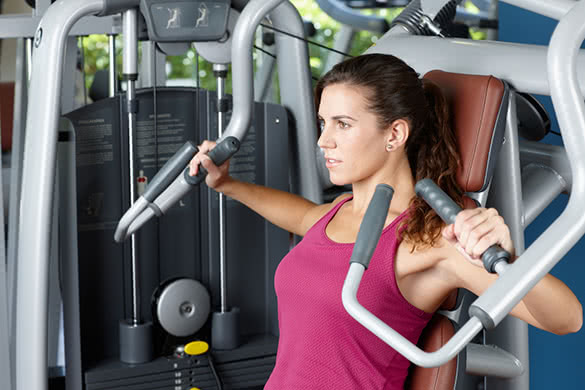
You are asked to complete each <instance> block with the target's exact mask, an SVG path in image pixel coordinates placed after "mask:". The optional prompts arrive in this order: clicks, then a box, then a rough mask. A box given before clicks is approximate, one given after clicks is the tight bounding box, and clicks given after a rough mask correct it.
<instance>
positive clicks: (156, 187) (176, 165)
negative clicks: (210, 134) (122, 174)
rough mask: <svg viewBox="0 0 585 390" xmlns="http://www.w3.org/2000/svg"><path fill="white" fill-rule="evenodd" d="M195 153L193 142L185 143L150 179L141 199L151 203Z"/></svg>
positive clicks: (195, 148)
mask: <svg viewBox="0 0 585 390" xmlns="http://www.w3.org/2000/svg"><path fill="white" fill-rule="evenodd" d="M195 153H197V147H196V146H195V145H194V144H193V142H191V141H187V142H185V144H184V145H183V146H181V148H180V149H179V150H178V151H177V152H176V153H175V154H174V155H173V156H172V157H171V158H170V159H169V160H168V161H167V162H166V163H165V165H163V166H162V168H161V169H160V170H159V171H158V173H157V174H156V175H155V176H154V177H153V178H152V180H151V181H150V183H149V184H148V186H147V187H146V190H145V191H144V194H142V197H143V198H144V199H146V200H147V201H149V202H153V201H154V200H155V199H156V198H157V197H158V196H159V195H160V194H161V193H162V192H163V191H164V190H165V189H166V188H167V187H168V186H169V185H170V184H171V183H172V182H173V180H175V178H176V177H177V176H178V175H179V174H180V173H181V171H182V170H183V167H185V165H186V164H188V163H189V161H190V160H191V159H192V158H193V156H194V155H195Z"/></svg>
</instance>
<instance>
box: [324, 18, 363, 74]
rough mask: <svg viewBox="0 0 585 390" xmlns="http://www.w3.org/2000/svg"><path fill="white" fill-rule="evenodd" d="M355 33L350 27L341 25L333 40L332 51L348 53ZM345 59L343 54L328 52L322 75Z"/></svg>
mask: <svg viewBox="0 0 585 390" xmlns="http://www.w3.org/2000/svg"><path fill="white" fill-rule="evenodd" d="M355 33H356V31H355V30H354V29H353V28H352V27H351V26H348V25H345V24H342V25H341V29H340V30H339V33H338V35H337V36H336V38H335V42H334V43H333V49H335V50H337V51H338V52H341V53H349V49H351V43H352V41H353V38H354V36H355ZM345 59H346V57H345V56H344V55H343V54H340V53H336V52H334V51H330V52H329V54H327V62H325V66H324V67H323V74H325V73H326V72H329V71H330V70H331V68H333V66H335V64H337V63H339V62H341V61H343V60H345Z"/></svg>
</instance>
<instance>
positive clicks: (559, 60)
mask: <svg viewBox="0 0 585 390" xmlns="http://www.w3.org/2000/svg"><path fill="white" fill-rule="evenodd" d="M584 16H585V2H582V1H581V2H578V3H576V5H575V6H574V7H573V8H572V9H571V10H570V11H569V12H568V13H567V14H566V15H565V16H564V17H563V18H562V19H561V21H560V22H559V24H558V25H557V27H556V29H555V31H554V33H553V36H552V38H551V43H550V47H549V52H548V68H549V83H550V86H551V97H552V100H553V104H554V107H555V111H556V114H557V118H558V121H559V125H560V128H561V132H562V134H563V139H564V141H565V142H564V144H565V149H566V151H567V156H568V157H569V163H570V165H571V171H572V179H573V183H572V189H571V195H570V197H569V202H568V204H567V207H566V209H565V210H564V211H563V213H562V214H561V215H560V216H559V218H557V220H556V221H555V222H554V223H553V224H552V225H551V226H550V227H549V228H548V229H547V230H546V231H545V232H544V233H543V234H542V235H541V236H540V238H539V239H538V240H537V241H535V242H534V243H533V244H532V245H531V246H530V247H529V248H528V249H527V250H526V251H525V252H524V254H523V255H522V256H520V257H519V258H518V259H517V260H516V261H515V262H514V265H513V266H512V267H510V268H509V269H508V272H506V273H505V274H504V275H502V276H501V277H500V278H498V280H497V281H496V282H495V283H494V284H493V285H492V286H491V287H490V288H489V289H488V290H487V291H486V292H485V293H484V294H483V295H482V296H481V297H479V298H478V299H477V301H475V303H474V304H473V305H472V306H471V308H470V314H471V313H472V312H483V313H484V314H485V315H487V316H489V317H490V318H492V319H493V321H494V324H498V323H499V322H500V321H501V320H502V319H503V318H504V317H505V316H506V314H507V313H508V312H509V311H510V310H512V308H513V307H514V306H515V305H516V304H517V303H518V302H519V301H520V300H521V299H522V297H523V296H524V295H525V294H526V293H527V292H528V291H530V289H531V288H532V287H534V285H535V284H536V283H538V281H539V280H540V279H542V277H544V275H546V274H547V273H548V272H549V271H550V270H551V269H552V268H553V267H554V266H555V265H556V264H557V263H558V262H559V261H560V260H561V258H562V257H563V256H564V255H565V254H566V253H567V252H568V251H569V250H570V249H571V248H572V247H573V246H574V245H575V243H576V242H577V241H578V240H579V239H580V238H581V237H582V236H583V234H584V233H585V214H584V213H583V204H585V156H584V155H583V150H585V133H584V132H583V129H585V104H584V103H583V95H582V94H581V92H580V90H579V86H578V82H577V54H578V51H579V46H580V45H581V43H582V42H583V39H584V38H585V24H583V17H584Z"/></svg>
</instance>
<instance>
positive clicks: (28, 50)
mask: <svg viewBox="0 0 585 390" xmlns="http://www.w3.org/2000/svg"><path fill="white" fill-rule="evenodd" d="M24 42H25V46H26V49H25V55H26V76H27V77H26V79H27V80H28V82H29V83H30V77H31V73H32V51H33V40H32V38H26V39H25V40H24Z"/></svg>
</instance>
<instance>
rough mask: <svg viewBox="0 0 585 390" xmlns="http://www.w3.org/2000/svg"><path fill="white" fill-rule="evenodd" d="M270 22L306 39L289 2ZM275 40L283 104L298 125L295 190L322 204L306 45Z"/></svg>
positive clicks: (278, 37) (280, 38)
mask: <svg viewBox="0 0 585 390" xmlns="http://www.w3.org/2000/svg"><path fill="white" fill-rule="evenodd" d="M248 6H249V5H248ZM270 19H271V20H272V23H273V24H274V26H275V27H277V28H279V29H282V30H285V31H287V32H289V33H292V34H294V35H297V36H299V35H300V36H304V28H303V21H302V19H301V17H300V15H299V13H298V11H297V9H296V8H295V7H294V6H293V5H292V4H291V3H290V2H288V1H286V2H284V3H283V4H282V5H281V6H279V7H278V8H276V9H275V10H274V11H273V12H271V13H270ZM275 39H276V48H277V52H276V57H277V58H276V61H277V65H278V83H279V86H280V102H281V104H282V105H283V106H284V107H286V109H287V110H288V112H290V113H291V115H292V116H293V117H294V123H295V125H296V126H295V132H296V134H295V135H296V136H295V141H296V145H292V147H293V148H294V149H293V152H294V153H295V154H296V158H297V160H298V162H299V163H298V166H293V170H292V172H291V174H292V177H293V178H295V179H296V180H295V181H293V183H292V190H293V192H295V193H298V194H300V195H301V196H303V197H305V198H307V199H309V200H311V201H312V202H315V203H317V204H320V203H322V202H323V193H322V188H321V184H320V180H319V172H318V170H317V168H316V167H317V156H316V153H315V145H316V144H317V135H318V132H317V123H316V121H315V118H316V114H315V104H314V99H313V87H312V81H311V72H310V69H311V68H310V66H309V54H308V50H307V45H306V44H305V43H304V42H302V41H300V40H298V39H295V38H291V37H289V36H286V35H284V34H280V33H276V36H275ZM232 47H233V46H232ZM234 78H235V74H234Z"/></svg>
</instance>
